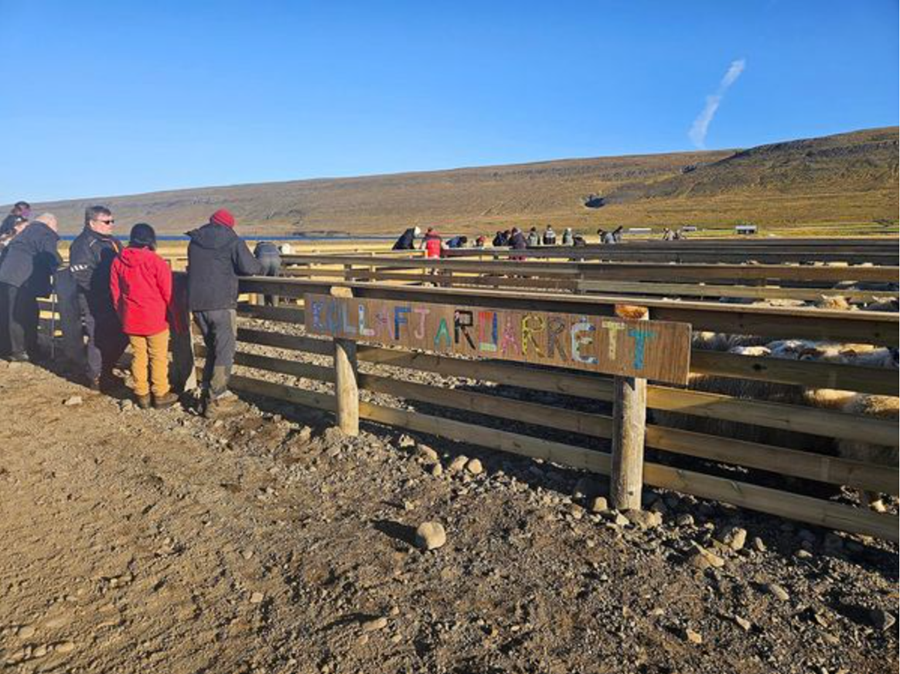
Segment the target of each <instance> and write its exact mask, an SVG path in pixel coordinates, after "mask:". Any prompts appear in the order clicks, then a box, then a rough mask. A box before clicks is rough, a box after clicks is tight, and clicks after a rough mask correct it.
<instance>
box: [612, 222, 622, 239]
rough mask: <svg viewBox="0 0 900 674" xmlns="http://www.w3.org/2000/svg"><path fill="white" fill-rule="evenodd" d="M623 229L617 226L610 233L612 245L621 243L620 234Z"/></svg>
mask: <svg viewBox="0 0 900 674" xmlns="http://www.w3.org/2000/svg"><path fill="white" fill-rule="evenodd" d="M623 230H624V228H623V227H622V225H619V226H618V227H616V228H615V229H614V230H613V231H612V238H613V243H622V232H623Z"/></svg>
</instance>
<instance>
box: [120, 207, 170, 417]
mask: <svg viewBox="0 0 900 674" xmlns="http://www.w3.org/2000/svg"><path fill="white" fill-rule="evenodd" d="M109 290H110V294H111V295H112V300H113V306H115V308H116V313H117V314H118V316H119V320H120V321H121V323H122V330H123V331H124V332H125V334H126V335H128V341H129V343H130V344H131V351H132V354H133V356H134V357H133V359H132V361H131V375H132V377H133V378H134V395H135V398H136V399H137V405H138V407H140V408H141V409H144V410H145V409H148V408H149V407H150V406H151V404H152V405H153V407H156V408H157V409H163V408H166V407H171V406H172V405H174V404H175V403H176V402H178V396H177V395H175V394H174V393H172V389H171V387H170V386H169V321H168V312H169V306H170V305H171V304H172V270H171V269H169V265H168V264H166V261H165V260H163V259H162V258H161V257H160V256H159V255H157V254H156V232H155V231H154V230H153V227H151V226H150V225H148V224H146V223H143V222H141V223H138V224H136V225H135V226H134V227H132V228H131V235H130V237H129V240H128V247H127V248H126V249H125V250H123V251H122V253H121V255H119V257H117V258H116V259H115V260H114V261H113V263H112V267H111V268H110V273H109ZM151 394H152V397H151Z"/></svg>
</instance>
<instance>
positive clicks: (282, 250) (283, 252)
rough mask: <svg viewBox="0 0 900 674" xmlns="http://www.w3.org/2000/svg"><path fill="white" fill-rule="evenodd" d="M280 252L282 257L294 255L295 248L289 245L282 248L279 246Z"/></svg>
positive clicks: (284, 244) (285, 244) (286, 244)
mask: <svg viewBox="0 0 900 674" xmlns="http://www.w3.org/2000/svg"><path fill="white" fill-rule="evenodd" d="M278 252H279V253H280V254H281V255H293V254H294V247H293V246H292V245H291V244H289V243H283V244H281V245H280V246H278Z"/></svg>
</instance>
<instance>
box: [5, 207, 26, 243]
mask: <svg viewBox="0 0 900 674" xmlns="http://www.w3.org/2000/svg"><path fill="white" fill-rule="evenodd" d="M30 217H31V204H29V203H28V202H27V201H17V202H16V203H15V204H14V205H13V207H12V209H11V210H10V211H9V215H7V216H6V217H5V218H3V223H2V224H0V238H2V237H4V236H7V235H9V234H10V233H11V232H12V231H13V228H14V227H16V225H19V224H21V223H22V222H23V221H27V220H28V219H29V218H30Z"/></svg>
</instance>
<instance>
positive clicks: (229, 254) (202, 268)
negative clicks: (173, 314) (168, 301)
mask: <svg viewBox="0 0 900 674" xmlns="http://www.w3.org/2000/svg"><path fill="white" fill-rule="evenodd" d="M234 226H235V221H234V216H233V215H232V214H231V213H230V212H228V211H227V210H225V209H224V208H222V209H219V210H218V211H216V212H215V213H213V214H212V215H211V216H210V218H209V222H208V223H207V224H205V225H203V226H202V227H199V228H198V229H194V230H191V231H190V232H188V233H187V235H188V237H190V240H191V241H190V243H189V244H188V269H187V275H188V307H189V308H190V310H191V312H192V313H193V315H194V320H195V321H196V323H197V326H198V327H199V328H200V333H201V334H202V335H203V342H204V344H205V345H206V363H205V365H204V367H203V377H202V381H201V389H202V391H203V412H204V414H205V415H206V416H211V415H213V414H214V413H215V412H216V411H218V409H219V408H220V406H221V405H222V404H225V403H227V402H228V401H229V400H230V398H231V394H230V392H229V390H228V381H229V379H230V378H231V368H232V367H233V365H234V351H235V346H236V337H237V298H238V276H252V275H254V274H258V273H259V272H260V264H259V262H257V260H256V258H255V257H253V254H252V253H251V252H250V249H249V248H247V244H246V243H244V241H243V240H241V239H240V238H238V235H237V234H235V231H234Z"/></svg>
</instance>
